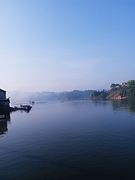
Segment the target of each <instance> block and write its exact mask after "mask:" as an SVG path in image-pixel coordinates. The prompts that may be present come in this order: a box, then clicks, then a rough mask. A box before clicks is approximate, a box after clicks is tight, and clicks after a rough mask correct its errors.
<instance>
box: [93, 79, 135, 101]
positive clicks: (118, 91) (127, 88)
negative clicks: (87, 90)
mask: <svg viewBox="0 0 135 180" xmlns="http://www.w3.org/2000/svg"><path fill="white" fill-rule="evenodd" d="M114 96H121V97H124V98H125V97H126V98H132V99H135V80H130V81H128V82H124V83H122V84H111V86H110V90H109V91H105V90H103V91H94V92H93V94H92V97H95V98H99V99H106V98H113V97H114Z"/></svg>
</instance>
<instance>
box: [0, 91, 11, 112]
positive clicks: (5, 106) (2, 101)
mask: <svg viewBox="0 0 135 180" xmlns="http://www.w3.org/2000/svg"><path fill="white" fill-rule="evenodd" d="M9 105H10V100H9V98H8V99H7V97H6V91H5V90H3V89H0V111H1V110H2V111H3V110H6V111H7V110H9Z"/></svg>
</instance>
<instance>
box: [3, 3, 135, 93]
mask: <svg viewBox="0 0 135 180" xmlns="http://www.w3.org/2000/svg"><path fill="white" fill-rule="evenodd" d="M0 62H1V71H0V85H1V88H4V89H7V90H8V91H13V90H21V91H63V90H73V89H102V88H109V85H110V83H115V82H123V81H127V80H129V79H135V1H134V0H0Z"/></svg>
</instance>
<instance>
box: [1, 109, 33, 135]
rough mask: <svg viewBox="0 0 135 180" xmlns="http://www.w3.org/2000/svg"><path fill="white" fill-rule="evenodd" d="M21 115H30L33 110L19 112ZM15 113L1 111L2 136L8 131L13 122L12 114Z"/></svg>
mask: <svg viewBox="0 0 135 180" xmlns="http://www.w3.org/2000/svg"><path fill="white" fill-rule="evenodd" d="M19 111H20V112H21V113H22V112H25V113H29V112H30V111H31V109H26V110H19ZM11 113H13V112H9V111H4V110H2V109H0V135H2V134H5V133H6V132H7V131H8V123H9V122H10V121H11V117H10V114H11Z"/></svg>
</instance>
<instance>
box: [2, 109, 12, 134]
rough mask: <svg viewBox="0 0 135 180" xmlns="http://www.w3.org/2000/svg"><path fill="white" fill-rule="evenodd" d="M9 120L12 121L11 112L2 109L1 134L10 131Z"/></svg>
mask: <svg viewBox="0 0 135 180" xmlns="http://www.w3.org/2000/svg"><path fill="white" fill-rule="evenodd" d="M8 122H10V113H8V112H2V111H0V135H2V134H5V133H6V132H7V131H8Z"/></svg>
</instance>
